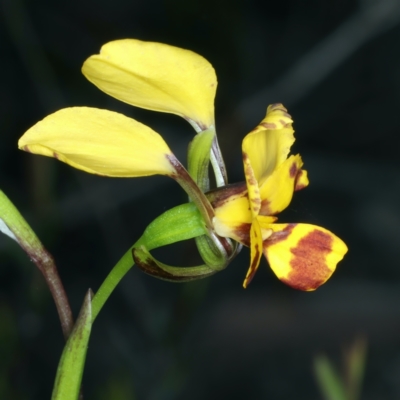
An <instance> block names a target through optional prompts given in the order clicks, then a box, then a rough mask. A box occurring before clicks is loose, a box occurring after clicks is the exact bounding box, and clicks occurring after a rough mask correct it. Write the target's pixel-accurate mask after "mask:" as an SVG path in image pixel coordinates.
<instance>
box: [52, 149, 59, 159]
mask: <svg viewBox="0 0 400 400" xmlns="http://www.w3.org/2000/svg"><path fill="white" fill-rule="evenodd" d="M53 157H54V158H56V159H57V160H59V159H60V156H59V154H58V153H56V152H55V151H53Z"/></svg>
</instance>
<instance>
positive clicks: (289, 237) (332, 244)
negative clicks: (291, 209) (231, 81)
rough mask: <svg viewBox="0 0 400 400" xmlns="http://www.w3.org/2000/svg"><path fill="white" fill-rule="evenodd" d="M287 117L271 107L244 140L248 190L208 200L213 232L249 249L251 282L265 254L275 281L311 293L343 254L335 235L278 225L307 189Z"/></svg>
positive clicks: (229, 191) (279, 108) (239, 189)
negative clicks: (295, 195)
mask: <svg viewBox="0 0 400 400" xmlns="http://www.w3.org/2000/svg"><path fill="white" fill-rule="evenodd" d="M292 122H293V121H292V119H291V116H290V115H289V114H288V113H287V110H286V109H285V108H284V107H283V106H282V105H281V104H273V105H270V106H269V107H268V109H267V115H266V117H265V118H264V119H263V120H262V122H261V123H260V124H259V125H258V126H257V127H256V128H255V129H254V130H253V131H252V132H250V133H249V134H248V135H247V136H246V137H245V138H244V140H243V144H242V151H243V164H244V171H245V177H246V185H244V184H239V185H233V186H231V187H230V188H229V189H225V190H224V189H221V190H219V191H216V192H215V193H213V194H212V196H210V199H211V204H212V205H213V207H214V211H215V217H214V221H213V222H214V228H215V230H216V232H217V233H218V234H219V235H221V236H225V237H230V238H232V239H234V240H236V241H238V242H240V243H242V244H244V245H246V246H250V252H251V254H250V258H251V261H250V268H249V270H248V272H247V275H246V278H245V280H244V283H243V286H244V287H246V286H247V285H248V284H249V283H250V281H251V280H252V278H253V276H254V274H255V272H256V271H257V268H258V266H259V263H260V259H261V256H262V254H263V253H264V255H265V257H266V258H267V260H268V262H269V264H270V266H271V268H272V270H273V271H274V272H275V274H276V275H277V277H278V278H279V279H280V280H282V281H283V282H285V283H286V284H288V285H289V286H292V287H294V288H296V289H301V290H314V289H316V288H317V287H319V286H320V285H321V284H323V283H324V282H326V280H327V279H329V277H330V276H331V275H332V273H333V272H334V270H335V268H336V264H337V263H338V262H339V261H340V260H341V259H342V258H343V256H344V255H345V253H346V252H347V247H346V245H345V244H344V243H343V241H342V240H340V239H339V238H338V237H337V236H335V235H334V234H333V233H331V232H329V231H327V230H326V229H324V228H320V227H317V226H314V225H309V224H276V223H275V221H276V220H277V218H276V217H275V215H276V214H278V213H279V212H281V211H282V210H284V209H285V208H286V207H287V206H288V205H289V203H290V201H291V200H292V197H293V192H294V191H296V190H300V189H302V188H304V187H306V186H307V185H308V183H309V182H308V178H307V172H306V171H304V170H302V169H301V167H302V165H303V162H302V160H301V157H300V155H298V154H297V155H291V156H289V157H288V154H289V152H290V147H291V145H292V144H293V142H294V140H295V139H294V136H293V133H294V130H293V128H292Z"/></svg>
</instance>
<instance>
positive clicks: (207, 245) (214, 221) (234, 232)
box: [18, 39, 347, 290]
mask: <svg viewBox="0 0 400 400" xmlns="http://www.w3.org/2000/svg"><path fill="white" fill-rule="evenodd" d="M82 72H83V74H84V75H85V76H86V77H87V78H88V80H89V81H90V82H92V83H94V84H95V85H96V86H97V87H99V88H100V89H101V90H103V91H104V92H106V93H107V94H109V95H111V96H113V97H115V98H117V99H119V100H121V101H124V102H126V103H128V104H131V105H134V106H137V107H141V108H146V109H149V110H154V111H161V112H167V113H173V114H176V115H179V116H181V117H183V118H185V119H186V120H187V121H188V122H189V123H190V124H191V125H192V126H193V127H194V129H195V130H196V132H197V135H196V136H195V139H194V140H193V141H192V143H191V145H190V147H189V156H188V160H189V167H188V170H189V172H187V171H186V170H185V168H184V167H183V166H182V165H181V164H180V162H179V161H178V160H177V159H176V157H175V156H174V155H173V153H172V152H171V150H170V149H169V147H168V146H167V144H166V143H165V142H164V140H163V139H162V137H161V136H160V135H159V134H158V133H156V132H154V131H153V130H152V129H150V128H149V127H147V126H145V125H143V124H141V123H139V122H137V121H135V120H133V119H131V118H128V117H126V116H124V115H121V114H118V113H115V112H111V111H107V110H100V109H96V108H89V107H72V108H67V109H63V110H60V111H57V112H56V113H54V114H51V115H50V116H48V117H46V118H45V119H43V120H42V121H40V122H38V123H37V124H36V125H34V126H33V127H32V128H31V129H29V130H28V131H27V132H26V133H25V134H24V135H23V136H22V137H21V139H20V140H19V142H18V146H19V148H20V149H23V150H25V151H28V152H32V153H36V154H41V155H44V156H49V157H55V158H57V159H59V160H60V161H63V162H65V163H67V164H69V165H71V166H73V167H75V168H79V169H81V170H84V171H86V172H89V173H94V174H99V175H104V176H111V177H140V176H147V175H153V174H162V175H166V176H170V177H172V178H174V179H175V180H176V181H177V182H178V183H179V184H180V185H181V186H182V187H183V188H184V189H185V190H186V192H187V193H188V194H189V196H190V198H191V199H192V201H193V203H194V204H195V205H196V207H197V209H198V210H199V211H200V214H201V218H202V221H204V224H205V226H206V230H205V231H204V232H205V233H204V232H203V230H202V229H201V228H199V226H201V225H202V224H201V223H200V224H198V226H197V229H199V230H197V231H196V232H200V233H196V235H197V236H196V235H194V234H193V235H192V236H190V234H188V235H187V237H196V243H197V246H198V248H199V251H200V254H201V256H202V257H203V259H204V260H205V263H206V265H207V266H208V267H209V268H208V269H203V270H199V269H196V268H197V267H193V269H192V270H190V271H189V270H186V271H185V273H184V274H182V275H179V274H178V272H177V270H179V268H175V267H173V269H171V268H169V267H167V266H165V265H163V264H161V263H157V262H156V261H155V260H153V259H151V258H149V257H150V256H149V255H148V254H147V253H146V248H145V247H146V246H144V247H143V248H142V247H140V249H139V248H138V249H135V251H133V257H134V259H135V262H136V263H137V264H138V265H139V266H140V265H142V266H143V269H144V270H146V268H147V272H148V271H149V270H151V271H156V270H157V268H158V269H160V268H161V269H162V270H163V271H164V273H162V274H159V276H161V275H164V276H165V271H167V269H168V268H169V269H168V274H169V275H168V276H176V277H177V276H180V278H182V277H183V276H184V275H185V279H186V278H187V277H188V274H189V273H190V274H192V275H191V276H193V277H196V279H198V277H201V276H200V275H202V276H208V275H210V273H214V272H215V271H216V270H217V269H221V268H224V267H225V266H226V265H227V264H228V263H229V261H230V260H231V259H232V258H233V257H234V256H235V255H236V254H237V251H238V246H236V245H232V242H231V241H230V239H233V240H235V241H236V242H239V243H241V244H244V245H246V246H249V247H250V259H251V260H250V268H249V270H248V273H247V275H246V278H245V281H244V287H246V286H247V285H248V284H249V282H250V281H251V279H252V278H253V276H254V274H255V272H256V270H257V268H258V266H259V263H260V259H261V256H262V254H263V253H264V255H265V257H266V258H267V260H268V262H269V264H270V266H271V268H272V270H273V271H274V272H275V274H276V275H277V276H278V278H279V279H281V280H282V281H283V282H285V283H286V284H288V285H290V286H292V287H294V288H297V289H301V290H314V289H316V288H317V287H318V286H320V285H321V284H323V283H324V282H325V281H326V280H327V279H328V278H329V277H330V276H331V274H332V273H333V271H334V270H335V267H336V264H337V263H338V262H339V261H340V260H341V259H342V258H343V256H344V254H345V253H346V251H347V247H346V245H345V244H344V243H343V242H342V241H341V240H340V239H339V238H338V237H336V236H335V235H334V234H332V233H331V232H329V231H327V230H326V229H324V228H320V227H317V226H313V225H308V224H277V223H275V222H276V220H277V217H276V214H278V213H279V212H281V211H282V210H284V209H285V208H286V207H287V206H288V205H289V203H290V201H291V199H292V196H293V193H294V191H296V190H300V189H302V188H304V187H306V186H307V185H308V178H307V173H306V171H304V170H302V169H301V167H302V165H303V162H302V160H301V157H300V155H290V156H289V152H290V148H291V145H292V144H293V142H294V136H293V133H294V131H293V128H292V122H293V121H292V119H291V117H290V115H289V114H288V113H287V110H286V109H285V108H284V107H283V106H282V105H281V104H274V105H271V106H269V107H268V110H267V115H266V117H265V118H264V120H263V121H262V122H261V123H260V124H259V125H258V126H257V127H256V128H255V129H254V130H253V131H252V132H250V133H249V134H248V135H247V136H246V137H245V138H244V140H243V145H242V150H243V164H244V171H245V178H246V182H244V183H239V184H234V185H227V186H225V185H226V181H227V179H226V173H225V168H224V164H223V159H222V156H221V154H220V151H219V147H218V142H217V139H216V135H215V127H214V97H215V92H216V87H217V79H216V76H215V71H214V69H213V67H212V66H211V64H210V63H209V62H208V61H207V60H205V59H204V58H203V57H201V56H199V55H198V54H196V53H193V52H191V51H189V50H183V49H179V48H176V47H173V46H168V45H165V44H161V43H153V42H142V41H139V40H133V39H124V40H117V41H113V42H110V43H107V44H106V45H104V46H103V47H102V49H101V52H100V54H97V55H94V56H91V57H89V58H88V59H87V60H86V61H85V63H84V65H83V68H82ZM210 161H211V163H212V166H213V169H214V173H215V176H216V182H217V186H219V188H218V189H215V190H213V191H211V192H208V193H206V194H204V192H205V191H207V190H208V188H209V180H208V164H209V162H210ZM187 210H188V209H187ZM187 210H186V212H189V211H187ZM179 212H180V211H179V210H178V211H177V213H179ZM190 212H192V211H190ZM171 215H172V214H171ZM174 215H175V214H174ZM191 215H192V214H191ZM193 215H194V214H193ZM174 218H175V217H174ZM160 221H161V220H160ZM160 224H161V225H157V229H158V227H159V226H162V222H160ZM178 230H179V229H178ZM152 232H153V231H152ZM177 235H178V234H177ZM201 235H202V236H201ZM178 236H179V235H178ZM178 236H177V237H178ZM162 237H163V240H162V243H167V242H168V243H172V241H169V239H168V238H164V237H165V235H163V236H162ZM182 237H183V236H182ZM185 237H186V236H185ZM226 238H228V239H226ZM160 243H161V242H160ZM141 246H142V245H141ZM153 248H154V247H153ZM155 265H156V266H155ZM188 271H189V272H188ZM196 271H197V272H196ZM202 271H203V272H202ZM204 271H205V272H204ZM213 271H214V272H213ZM154 275H156V273H155V272H154Z"/></svg>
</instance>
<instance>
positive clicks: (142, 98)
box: [82, 39, 217, 130]
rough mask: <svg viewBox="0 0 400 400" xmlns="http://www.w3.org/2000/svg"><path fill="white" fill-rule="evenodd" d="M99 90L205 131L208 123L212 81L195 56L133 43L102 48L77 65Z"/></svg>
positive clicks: (214, 79)
mask: <svg viewBox="0 0 400 400" xmlns="http://www.w3.org/2000/svg"><path fill="white" fill-rule="evenodd" d="M82 72H83V74H84V75H85V76H86V78H87V79H88V80H89V81H90V82H92V83H93V84H95V85H96V86H97V87H98V88H99V89H101V90H102V91H104V92H106V93H107V94H109V95H110V96H113V97H115V98H117V99H118V100H121V101H123V102H125V103H128V104H131V105H134V106H137V107H141V108H146V109H149V110H154V111H161V112H167V113H172V114H177V115H180V116H182V117H183V118H185V119H187V120H189V122H191V123H193V121H194V122H195V123H196V124H197V125H198V126H199V127H200V128H201V129H203V130H204V129H206V128H208V127H210V126H212V125H214V98H215V92H216V89H217V77H216V75H215V71H214V68H213V67H212V65H211V64H210V63H209V62H208V61H207V60H206V59H205V58H203V57H201V56H200V55H198V54H196V53H194V52H192V51H189V50H184V49H181V48H179V47H174V46H169V45H166V44H162V43H155V42H143V41H140V40H135V39H124V40H116V41H113V42H109V43H107V44H105V45H104V46H103V47H102V48H101V51H100V54H96V55H93V56H91V57H89V58H88V59H87V60H86V61H85V63H84V64H83V67H82Z"/></svg>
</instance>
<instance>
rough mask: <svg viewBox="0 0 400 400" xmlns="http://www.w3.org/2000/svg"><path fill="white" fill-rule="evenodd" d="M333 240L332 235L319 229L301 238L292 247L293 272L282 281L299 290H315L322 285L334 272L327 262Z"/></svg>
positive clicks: (291, 263)
mask: <svg viewBox="0 0 400 400" xmlns="http://www.w3.org/2000/svg"><path fill="white" fill-rule="evenodd" d="M332 242H333V239H332V237H331V236H330V235H328V234H327V233H325V232H322V231H319V230H317V229H315V230H314V231H312V232H310V233H309V234H308V235H307V236H305V237H304V238H302V239H300V241H299V243H298V244H297V246H296V247H294V248H292V249H290V251H291V253H292V255H293V258H292V260H291V261H290V266H291V267H292V272H290V274H289V276H288V277H287V278H286V279H282V282H284V283H286V284H287V285H289V286H291V287H293V288H294V289H299V290H315V289H317V288H318V287H319V286H321V285H322V284H323V283H324V282H326V281H327V280H328V279H329V277H330V276H331V275H332V273H333V270H332V269H330V268H329V267H328V265H327V263H326V257H327V255H328V254H329V253H330V252H331V251H332Z"/></svg>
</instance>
